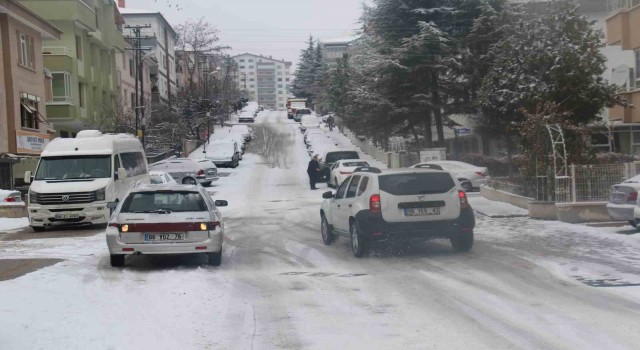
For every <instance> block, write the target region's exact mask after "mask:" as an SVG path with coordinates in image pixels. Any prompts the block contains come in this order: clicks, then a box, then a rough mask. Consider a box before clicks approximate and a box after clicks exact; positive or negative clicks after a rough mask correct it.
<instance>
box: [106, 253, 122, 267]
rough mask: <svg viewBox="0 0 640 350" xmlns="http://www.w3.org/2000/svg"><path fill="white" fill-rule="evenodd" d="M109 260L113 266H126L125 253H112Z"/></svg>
mask: <svg viewBox="0 0 640 350" xmlns="http://www.w3.org/2000/svg"><path fill="white" fill-rule="evenodd" d="M109 260H110V262H111V266H112V267H124V255H113V254H112V255H110V256H109Z"/></svg>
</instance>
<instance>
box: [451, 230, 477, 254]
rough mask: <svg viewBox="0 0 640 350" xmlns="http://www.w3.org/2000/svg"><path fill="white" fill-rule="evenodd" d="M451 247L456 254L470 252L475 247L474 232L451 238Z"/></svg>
mask: <svg viewBox="0 0 640 350" xmlns="http://www.w3.org/2000/svg"><path fill="white" fill-rule="evenodd" d="M451 246H452V247H453V250H454V251H456V252H468V251H470V250H471V247H473V231H469V232H464V233H461V234H459V235H457V236H455V237H452V238H451Z"/></svg>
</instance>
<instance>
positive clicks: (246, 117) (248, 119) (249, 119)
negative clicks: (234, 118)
mask: <svg viewBox="0 0 640 350" xmlns="http://www.w3.org/2000/svg"><path fill="white" fill-rule="evenodd" d="M256 117H257V113H254V114H253V115H251V114H246V113H243V114H241V115H240V116H239V117H238V122H240V123H255V121H256Z"/></svg>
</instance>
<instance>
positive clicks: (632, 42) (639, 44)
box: [607, 0, 640, 50]
mask: <svg viewBox="0 0 640 350" xmlns="http://www.w3.org/2000/svg"><path fill="white" fill-rule="evenodd" d="M615 1H616V4H618V5H620V6H610V7H609V8H610V9H612V10H613V11H612V12H611V15H610V16H609V17H608V18H607V45H620V46H621V47H622V49H623V50H633V49H637V48H640V32H639V31H638V28H639V27H640V0H615Z"/></svg>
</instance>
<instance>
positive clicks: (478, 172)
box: [476, 171, 487, 176]
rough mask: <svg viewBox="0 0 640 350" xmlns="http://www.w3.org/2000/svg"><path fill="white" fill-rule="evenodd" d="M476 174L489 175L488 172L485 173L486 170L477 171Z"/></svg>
mask: <svg viewBox="0 0 640 350" xmlns="http://www.w3.org/2000/svg"><path fill="white" fill-rule="evenodd" d="M476 174H478V175H480V176H487V174H485V173H484V171H476Z"/></svg>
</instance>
